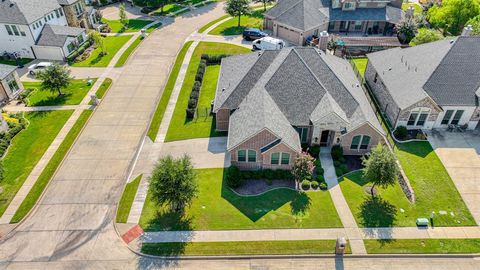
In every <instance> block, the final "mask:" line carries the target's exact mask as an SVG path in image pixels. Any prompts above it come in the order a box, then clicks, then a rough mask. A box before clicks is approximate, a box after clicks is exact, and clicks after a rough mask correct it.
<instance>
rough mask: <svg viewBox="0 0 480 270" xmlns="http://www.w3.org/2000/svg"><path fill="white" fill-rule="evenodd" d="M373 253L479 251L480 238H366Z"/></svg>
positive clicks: (369, 250) (366, 244)
mask: <svg viewBox="0 0 480 270" xmlns="http://www.w3.org/2000/svg"><path fill="white" fill-rule="evenodd" d="M363 242H364V243H365V247H366V249H367V252H368V253H371V254H448V253H479V252H480V239H397V240H364V241H363Z"/></svg>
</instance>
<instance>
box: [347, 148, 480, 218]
mask: <svg viewBox="0 0 480 270" xmlns="http://www.w3.org/2000/svg"><path fill="white" fill-rule="evenodd" d="M400 147H402V145H400ZM403 147H404V148H407V147H408V148H407V149H410V151H412V149H415V150H414V151H416V152H415V154H414V153H409V152H406V151H405V150H400V149H398V148H397V149H396V151H395V152H396V154H397V156H398V157H399V159H400V161H401V162H402V166H403V168H404V169H405V172H406V174H407V175H408V177H409V179H410V183H411V184H412V186H413V189H414V191H415V194H416V199H417V200H416V202H415V203H414V204H412V203H410V202H409V201H408V200H407V198H406V196H405V194H404V193H403V191H402V190H401V187H400V185H399V184H398V183H397V184H395V185H394V186H392V187H388V188H386V189H383V188H377V191H378V195H377V196H376V198H375V199H372V197H371V195H370V194H368V193H367V192H366V190H367V191H368V190H369V189H368V187H369V186H371V184H370V183H369V182H368V181H367V180H365V179H364V178H363V177H362V173H361V172H354V173H351V174H349V175H347V176H345V177H344V178H343V179H342V180H341V182H340V187H341V188H342V192H343V194H344V196H345V199H346V200H347V203H348V205H349V207H350V210H351V211H352V213H353V215H354V217H355V219H356V221H357V223H358V225H359V226H361V227H393V226H398V227H405V226H416V224H415V220H416V219H417V218H419V217H425V218H429V217H430V213H431V212H432V211H435V213H436V214H435V217H434V225H435V226H472V225H475V221H474V220H473V218H472V216H471V214H470V212H469V211H468V209H467V208H466V206H465V204H464V202H463V201H462V199H461V197H460V195H459V194H458V192H457V190H456V189H455V186H454V185H453V183H452V180H451V179H450V177H449V176H448V174H447V173H446V171H445V168H444V167H443V165H442V164H441V163H440V161H439V160H438V157H437V156H436V154H435V152H433V151H430V152H429V149H431V147H430V145H429V144H428V143H414V145H409V146H403ZM439 211H446V212H447V213H446V214H443V215H441V214H440V213H439ZM451 212H453V215H452V214H451Z"/></svg>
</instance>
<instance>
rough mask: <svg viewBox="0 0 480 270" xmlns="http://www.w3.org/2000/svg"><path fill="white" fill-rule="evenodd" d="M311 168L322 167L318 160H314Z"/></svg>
mask: <svg viewBox="0 0 480 270" xmlns="http://www.w3.org/2000/svg"><path fill="white" fill-rule="evenodd" d="M313 166H315V167H320V166H322V163H320V159H315V161H314V162H313Z"/></svg>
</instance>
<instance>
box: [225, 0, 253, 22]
mask: <svg viewBox="0 0 480 270" xmlns="http://www.w3.org/2000/svg"><path fill="white" fill-rule="evenodd" d="M225 11H226V12H227V13H228V14H229V15H230V16H232V17H238V27H240V18H241V17H242V15H248V14H250V12H251V10H250V0H227V3H226V5H225Z"/></svg>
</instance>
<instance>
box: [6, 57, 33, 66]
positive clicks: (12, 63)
mask: <svg viewBox="0 0 480 270" xmlns="http://www.w3.org/2000/svg"><path fill="white" fill-rule="evenodd" d="M32 61H33V59H30V58H21V59H20V63H21V64H22V65H26V64H28V63H30V62H32ZM0 64H3V65H9V66H16V65H17V61H16V60H5V59H0Z"/></svg>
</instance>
